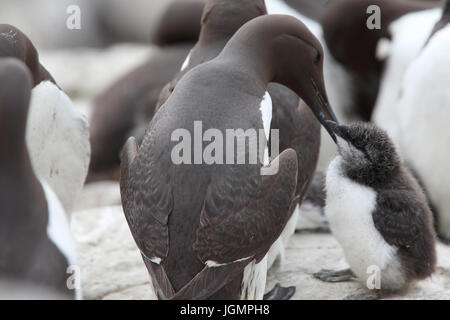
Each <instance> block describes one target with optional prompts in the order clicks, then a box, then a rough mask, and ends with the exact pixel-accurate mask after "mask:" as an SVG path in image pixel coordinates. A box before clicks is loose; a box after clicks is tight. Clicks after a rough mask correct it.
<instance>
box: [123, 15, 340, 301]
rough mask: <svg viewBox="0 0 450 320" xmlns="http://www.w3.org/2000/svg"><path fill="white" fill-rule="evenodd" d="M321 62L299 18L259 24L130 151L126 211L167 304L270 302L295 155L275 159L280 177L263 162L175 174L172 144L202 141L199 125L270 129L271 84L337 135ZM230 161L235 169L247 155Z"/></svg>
mask: <svg viewBox="0 0 450 320" xmlns="http://www.w3.org/2000/svg"><path fill="white" fill-rule="evenodd" d="M321 53H322V48H321V45H320V43H319V41H318V40H317V39H316V38H315V37H314V36H313V35H312V34H311V33H310V32H309V31H308V29H307V28H306V27H305V25H304V24H303V23H301V22H300V21H298V20H297V19H295V18H292V17H289V16H283V15H269V16H263V17H258V18H255V19H253V20H252V21H250V22H248V23H246V24H245V25H244V26H243V27H242V28H240V29H239V31H238V32H237V33H236V34H235V35H234V36H233V38H232V39H231V40H230V41H229V42H228V44H227V45H226V46H225V48H224V49H223V51H222V52H221V53H220V54H219V56H218V57H216V58H215V59H213V60H211V61H209V62H206V63H203V64H201V65H199V66H197V67H195V68H194V69H192V70H191V71H189V72H188V73H187V74H185V75H184V76H183V78H182V79H181V80H180V81H179V83H178V84H177V86H176V87H175V90H174V92H173V93H172V94H171V95H170V97H169V99H168V100H167V101H166V103H165V104H164V105H162V107H161V108H160V109H159V110H158V112H157V113H156V114H155V117H154V118H153V120H152V122H151V123H150V125H149V128H148V130H147V133H146V135H145V137H144V140H143V142H142V144H141V146H140V147H139V150H138V147H137V145H136V142H135V140H134V139H133V138H130V139H129V140H128V142H127V143H126V145H125V147H124V153H123V156H122V159H123V160H122V161H123V162H122V166H121V195H122V202H123V207H124V212H125V215H126V218H127V221H128V224H129V226H130V229H131V232H132V234H133V237H134V239H135V241H136V244H137V246H138V247H139V249H140V250H141V253H142V256H143V259H144V262H145V263H146V266H147V269H148V271H149V273H150V275H151V279H152V284H153V287H154V289H155V292H156V293H157V295H158V297H159V298H161V299H164V298H167V299H180V298H186V299H195V298H197V299H206V298H209V299H219V298H222V299H225V298H227V299H237V298H243V299H251V298H256V299H261V298H262V297H263V293H264V287H265V278H266V268H267V265H266V264H267V261H266V259H267V258H266V255H267V252H268V251H269V249H270V247H271V246H272V244H273V243H274V242H275V240H276V239H277V238H278V237H279V235H280V234H281V232H282V230H283V229H284V227H285V225H286V223H287V222H288V220H289V218H290V216H291V214H292V211H293V209H294V208H293V205H292V204H293V203H295V201H294V199H295V196H294V194H295V189H296V184H297V155H296V154H295V152H294V151H293V150H291V149H288V150H285V151H284V152H283V153H282V154H281V155H280V156H279V157H278V158H277V159H274V160H272V162H271V164H270V166H269V170H270V168H275V167H276V164H277V163H278V168H279V171H278V174H275V175H261V169H263V167H262V163H261V161H260V162H258V163H257V164H239V165H237V164H230V165H228V164H227V165H223V164H220V163H214V164H209V165H208V164H205V163H203V164H196V165H189V164H178V165H176V164H175V163H174V161H173V158H172V152H171V150H172V149H173V147H175V143H174V141H170V137H171V136H172V134H173V133H174V131H175V130H179V129H181V130H184V131H183V132H188V133H189V134H190V136H194V134H195V132H193V131H194V129H193V125H194V126H195V121H201V122H202V125H203V127H204V128H205V129H212V130H216V131H218V132H221V133H222V134H225V132H226V129H237V128H240V129H243V130H248V129H254V130H262V129H263V123H262V119H261V117H260V116H259V113H260V111H259V106H260V103H261V100H262V98H263V96H264V94H265V91H266V90H267V85H268V83H269V82H279V83H281V84H283V85H285V86H287V87H290V88H291V89H293V91H295V92H296V93H297V94H298V95H299V96H300V97H301V98H302V99H303V100H304V101H305V102H306V103H307V104H308V105H309V106H310V108H311V110H312V111H313V113H314V114H315V116H316V117H317V118H318V120H319V121H320V122H321V123H322V124H323V125H324V126H325V127H327V128H328V129H329V125H328V124H327V123H326V120H327V119H333V120H335V119H334V117H333V112H332V110H331V108H330V107H329V106H328V103H327V100H326V93H325V88H324V84H323V82H324V81H323V74H322V64H321V63H320V61H317V60H316V59H315V58H316V57H317V56H318V55H319V54H321ZM293 59H294V60H295V61H296V63H295V64H291V63H290V61H293ZM212 78H213V79H214V81H211V79H212ZM330 134H331V135H332V136H334V135H333V133H331V132H330ZM219 150H220V149H219ZM231 152H232V154H231V155H230V154H228V157H230V156H231V157H232V158H233V159H234V160H236V159H237V158H238V157H241V156H242V155H243V153H242V151H241V152H240V153H239V152H238V154H237V155H236V154H234V152H235V150H234V149H233V150H232V151H231ZM244 154H248V150H246V151H244ZM188 156H191V155H188ZM194 157H195V153H194ZM222 160H223V159H222ZM234 163H235V162H234ZM266 169H267V168H266Z"/></svg>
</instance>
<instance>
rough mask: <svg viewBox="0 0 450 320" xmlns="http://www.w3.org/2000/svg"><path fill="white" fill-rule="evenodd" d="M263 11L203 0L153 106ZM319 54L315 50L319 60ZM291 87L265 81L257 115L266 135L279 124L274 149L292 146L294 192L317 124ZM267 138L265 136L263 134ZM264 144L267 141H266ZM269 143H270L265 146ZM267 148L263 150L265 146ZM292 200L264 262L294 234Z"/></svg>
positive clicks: (308, 163)
mask: <svg viewBox="0 0 450 320" xmlns="http://www.w3.org/2000/svg"><path fill="white" fill-rule="evenodd" d="M265 14H267V10H266V6H265V1H264V0H258V1H255V0H244V1H235V0H232V1H230V0H209V1H207V2H206V6H205V9H204V12H203V18H202V29H201V32H200V37H199V41H198V42H197V44H196V45H195V46H194V48H193V49H192V50H191V52H190V54H189V55H188V57H187V58H186V61H185V63H184V65H183V67H182V69H181V71H180V72H179V73H178V74H177V75H176V76H175V78H174V79H173V80H172V81H171V82H170V83H169V84H168V85H166V87H165V88H164V89H163V90H162V92H161V96H160V99H159V101H158V107H157V108H159V107H160V106H161V105H163V104H164V103H165V101H166V100H167V99H168V97H169V96H170V94H171V93H172V92H173V90H174V88H175V87H176V85H177V83H178V81H179V80H180V79H181V78H182V77H183V75H184V74H186V73H187V72H189V71H190V70H191V69H192V68H194V67H196V66H198V65H200V64H202V63H205V62H207V61H209V60H211V59H213V58H215V57H216V56H217V55H218V54H219V53H220V52H221V50H222V49H223V47H224V46H225V45H226V43H227V42H228V40H229V39H230V38H231V37H232V36H233V35H234V33H235V32H236V31H237V30H238V29H239V28H240V27H241V26H242V25H243V24H244V23H246V22H247V21H250V20H251V19H253V18H256V17H258V16H261V15H265ZM322 58H323V56H322V55H321V56H319V60H320V63H321V62H322ZM299 103H300V99H299V97H298V96H297V94H295V93H294V92H293V91H291V90H290V89H288V88H286V87H285V86H282V85H279V84H275V83H271V84H269V86H268V90H267V92H266V93H265V96H264V99H263V100H262V103H261V107H260V110H261V116H262V120H263V125H264V129H265V133H266V137H267V139H268V138H269V133H270V130H274V129H276V130H279V150H280V151H284V150H286V149H288V148H292V149H294V150H295V151H296V153H297V156H298V162H299V163H301V166H302V170H301V171H299V172H298V181H297V191H296V195H297V196H298V198H299V200H300V199H302V197H303V195H304V193H305V192H306V190H307V188H308V186H309V182H310V180H311V178H312V175H313V172H314V170H315V168H316V166H317V161H318V157H319V148H320V124H319V123H318V122H317V121H316V120H315V119H314V115H313V114H312V113H311V110H310V109H309V107H308V106H307V105H306V104H304V103H303V102H302V103H300V105H299ZM268 140H269V139H268ZM268 147H270V141H269V146H268ZM268 149H270V148H268ZM266 153H267V154H269V152H268V151H267V152H266ZM298 207H299V205H297V207H296V209H295V211H294V214H293V215H292V218H291V219H290V220H289V222H288V224H287V226H286V228H285V230H284V231H283V233H282V235H281V236H280V238H279V239H277V241H276V243H275V244H274V245H273V247H272V249H271V250H270V251H269V255H268V268H270V267H271V266H272V265H273V264H274V262H275V261H276V260H277V259H280V260H282V257H283V256H284V251H285V247H286V245H287V242H288V240H289V238H290V237H291V236H292V235H293V234H294V231H295V228H296V224H297V217H298V212H299V208H298Z"/></svg>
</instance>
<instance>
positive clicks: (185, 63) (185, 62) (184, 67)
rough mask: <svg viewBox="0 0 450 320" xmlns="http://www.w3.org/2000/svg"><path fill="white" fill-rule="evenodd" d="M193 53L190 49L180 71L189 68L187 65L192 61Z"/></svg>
mask: <svg viewBox="0 0 450 320" xmlns="http://www.w3.org/2000/svg"><path fill="white" fill-rule="evenodd" d="M191 54H192V50H191V51H189V54H188V55H187V57H186V59H185V60H184V62H183V65H182V66H181V69H180V71H183V70H184V69H186V68H187V66H188V65H189V61H191Z"/></svg>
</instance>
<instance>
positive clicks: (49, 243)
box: [0, 58, 80, 298]
mask: <svg viewBox="0 0 450 320" xmlns="http://www.w3.org/2000/svg"><path fill="white" fill-rule="evenodd" d="M32 81H33V78H32V75H31V74H30V72H29V70H28V69H27V67H26V66H25V65H24V64H23V63H22V62H20V61H19V60H17V59H14V58H0V140H1V146H2V149H3V151H2V152H0V171H1V174H0V176H1V179H0V277H2V278H5V279H8V280H10V281H19V282H21V283H28V282H29V283H30V284H35V285H38V286H42V287H44V288H47V289H50V290H52V291H54V292H57V293H58V294H60V297H61V298H74V297H75V296H76V297H77V298H80V292H79V291H78V290H77V291H76V292H74V291H71V290H69V288H68V287H67V280H68V277H69V274H68V273H66V272H67V268H68V266H69V265H73V264H74V263H75V248H74V244H73V242H72V239H71V235H70V229H69V225H68V222H67V218H66V216H65V212H64V209H63V207H62V205H61V203H60V202H59V200H58V198H57V197H56V195H55V194H54V193H53V191H52V190H51V189H50V187H49V186H48V185H47V183H45V182H44V181H39V180H38V178H37V177H36V176H35V173H34V172H33V168H32V165H31V162H30V157H29V155H28V150H27V146H26V143H25V131H26V123H27V114H28V110H29V102H30V92H31V88H32ZM74 295H75V296H74ZM34 298H39V297H34Z"/></svg>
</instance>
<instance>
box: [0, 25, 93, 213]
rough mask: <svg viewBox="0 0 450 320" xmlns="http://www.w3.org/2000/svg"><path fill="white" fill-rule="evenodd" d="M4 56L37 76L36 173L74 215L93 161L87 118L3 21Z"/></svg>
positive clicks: (32, 141)
mask: <svg viewBox="0 0 450 320" xmlns="http://www.w3.org/2000/svg"><path fill="white" fill-rule="evenodd" d="M0 57H13V58H17V59H19V60H21V61H22V62H24V63H25V65H26V66H27V67H28V69H29V71H30V73H31V75H32V79H33V89H32V94H31V102H30V108H29V112H28V122H27V131H26V140H27V146H28V152H29V154H30V158H31V163H32V165H33V169H34V171H35V173H36V175H37V176H38V177H39V178H42V179H43V180H45V181H46V182H47V183H48V184H49V186H50V187H51V188H52V189H53V190H54V191H55V193H56V194H57V196H58V198H59V200H60V201H61V203H62V204H63V206H64V208H65V211H66V212H67V213H68V214H69V213H70V211H71V209H72V205H73V202H74V200H75V198H76V197H77V195H78V193H79V192H80V191H81V189H82V187H83V184H84V181H85V179H86V175H87V170H88V166H89V159H90V144H89V128H88V123H87V120H86V118H85V116H84V115H83V114H81V113H80V112H79V111H78V110H77V109H76V108H75V106H74V105H73V104H72V101H71V100H70V98H69V97H68V96H67V95H66V94H65V93H64V92H63V91H62V90H61V89H60V88H59V87H58V86H57V85H56V83H55V80H54V79H53V77H52V76H51V75H50V73H49V72H48V71H47V70H46V69H45V68H44V67H43V66H42V65H41V64H40V62H39V56H38V52H37V50H36V48H35V47H34V46H33V44H32V43H31V41H30V40H29V39H28V38H27V36H26V35H25V34H23V33H22V32H21V31H20V30H19V29H17V28H15V27H13V26H11V25H7V24H0Z"/></svg>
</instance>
